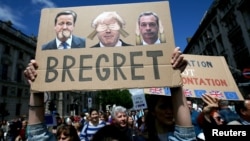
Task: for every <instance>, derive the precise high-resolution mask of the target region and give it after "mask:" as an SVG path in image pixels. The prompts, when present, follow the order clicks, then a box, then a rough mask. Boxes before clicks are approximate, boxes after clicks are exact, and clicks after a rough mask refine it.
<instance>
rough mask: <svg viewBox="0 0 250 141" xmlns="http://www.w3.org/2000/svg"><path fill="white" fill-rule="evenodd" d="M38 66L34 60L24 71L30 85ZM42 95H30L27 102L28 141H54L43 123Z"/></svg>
mask: <svg viewBox="0 0 250 141" xmlns="http://www.w3.org/2000/svg"><path fill="white" fill-rule="evenodd" d="M37 68H38V64H37V62H36V61H35V60H31V61H30V63H29V64H28V66H27V68H26V69H25V71H24V76H25V77H26V79H27V81H28V82H29V84H30V85H31V84H32V83H33V82H34V81H35V79H36V77H37V72H36V69H37ZM44 111H45V106H44V93H33V92H31V94H30V101H29V117H28V127H27V134H28V140H29V141H36V140H50V141H55V140H56V138H55V136H54V135H53V134H52V133H50V132H49V131H48V129H47V126H46V125H45V123H44V119H45V118H44Z"/></svg>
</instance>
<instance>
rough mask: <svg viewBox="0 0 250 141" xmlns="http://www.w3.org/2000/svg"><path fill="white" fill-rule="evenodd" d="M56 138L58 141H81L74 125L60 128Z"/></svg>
mask: <svg viewBox="0 0 250 141" xmlns="http://www.w3.org/2000/svg"><path fill="white" fill-rule="evenodd" d="M56 137H57V140H58V141H80V138H79V136H78V134H77V131H76V129H75V127H74V126H73V125H62V126H60V127H59V128H58V130H57V133H56Z"/></svg>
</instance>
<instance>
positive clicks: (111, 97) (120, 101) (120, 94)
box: [98, 90, 133, 109]
mask: <svg viewBox="0 0 250 141" xmlns="http://www.w3.org/2000/svg"><path fill="white" fill-rule="evenodd" d="M98 97H99V98H100V99H98V101H99V103H101V105H102V109H105V106H106V105H114V104H116V105H120V106H123V107H125V108H127V109H130V108H132V107H133V101H132V98H131V94H130V93H129V91H128V90H103V91H99V92H98Z"/></svg>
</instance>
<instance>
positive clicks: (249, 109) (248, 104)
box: [235, 94, 250, 125]
mask: <svg viewBox="0 0 250 141" xmlns="http://www.w3.org/2000/svg"><path fill="white" fill-rule="evenodd" d="M235 110H236V112H237V114H238V115H239V116H240V123H241V124H242V125H250V94H248V95H246V96H245V97H244V101H238V102H237V103H236V104H235Z"/></svg>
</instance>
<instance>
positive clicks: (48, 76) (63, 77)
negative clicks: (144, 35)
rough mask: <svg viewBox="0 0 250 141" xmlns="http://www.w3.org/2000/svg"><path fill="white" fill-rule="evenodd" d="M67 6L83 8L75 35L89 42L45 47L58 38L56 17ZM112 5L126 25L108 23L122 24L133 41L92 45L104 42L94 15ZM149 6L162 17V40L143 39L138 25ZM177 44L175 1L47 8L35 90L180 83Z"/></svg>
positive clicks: (126, 37) (125, 38) (76, 9)
mask: <svg viewBox="0 0 250 141" xmlns="http://www.w3.org/2000/svg"><path fill="white" fill-rule="evenodd" d="M64 10H73V11H74V12H75V13H77V19H76V23H75V26H74V31H73V35H74V36H78V37H82V38H85V47H84V48H83V47H82V48H81V47H80V48H71V49H67V50H65V49H64V50H63V49H51V48H50V49H46V50H44V49H43V46H44V45H45V44H46V43H48V42H50V41H53V40H54V39H55V36H56V35H55V31H54V30H55V29H54V28H55V27H54V26H55V22H56V21H55V17H56V15H57V13H59V12H61V11H64ZM106 11H113V12H116V13H117V14H119V15H120V16H121V17H122V19H123V20H124V21H125V23H126V25H123V26H122V27H120V28H115V27H113V26H110V25H106V26H105V29H109V28H111V29H112V28H113V29H119V32H120V33H121V36H120V38H121V39H122V41H124V42H126V43H129V44H131V46H126V47H98V48H92V47H93V45H95V44H96V43H98V42H99V39H98V38H97V37H95V35H96V34H97V32H98V30H102V29H103V28H98V30H97V29H93V28H92V27H91V25H92V22H93V19H95V18H96V17H97V16H98V15H99V14H100V13H102V12H106ZM148 11H152V12H154V13H156V14H157V16H158V17H159V27H160V28H159V40H160V41H161V43H160V44H154V45H140V42H139V41H138V39H140V38H141V35H140V34H138V29H137V28H138V27H137V26H138V25H137V24H138V16H139V15H140V14H141V13H143V12H148ZM64 24H65V23H64ZM67 26H68V25H67ZM122 35H124V36H122ZM88 37H89V38H88ZM72 40H73V39H72ZM54 42H55V43H56V41H54ZM57 42H58V40H57ZM174 48H175V43H174V37H173V29H172V21H171V14H170V9H169V1H159V2H144V3H131V4H114V5H98V6H81V7H64V8H46V9H43V10H42V13H41V20H40V26H39V35H38V43H37V50H36V57H35V59H36V60H37V62H38V64H39V68H38V70H37V72H38V77H37V78H36V81H35V82H34V83H33V84H32V85H31V90H32V91H73V90H104V89H126V88H147V87H166V86H168V87H177V86H180V85H181V75H180V72H179V71H178V70H173V68H172V65H171V63H170V60H171V56H172V52H173V50H174Z"/></svg>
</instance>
